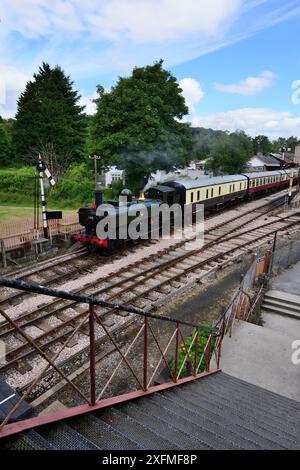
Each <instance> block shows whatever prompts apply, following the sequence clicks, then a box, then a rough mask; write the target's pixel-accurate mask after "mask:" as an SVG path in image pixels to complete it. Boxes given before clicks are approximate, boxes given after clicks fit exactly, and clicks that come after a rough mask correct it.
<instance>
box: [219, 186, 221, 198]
mask: <svg viewBox="0 0 300 470" xmlns="http://www.w3.org/2000/svg"><path fill="white" fill-rule="evenodd" d="M220 194H221V186H219V196H220Z"/></svg>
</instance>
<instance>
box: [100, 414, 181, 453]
mask: <svg viewBox="0 0 300 470" xmlns="http://www.w3.org/2000/svg"><path fill="white" fill-rule="evenodd" d="M99 414H100V416H101V419H103V420H104V421H105V422H106V423H108V424H109V425H110V426H112V427H113V428H114V429H116V430H118V431H120V432H122V433H124V434H126V436H128V437H129V438H130V439H132V440H134V441H135V442H137V443H138V445H139V446H140V447H142V448H143V449H151V450H156V449H157V450H165V449H166V450H174V449H180V447H179V446H177V445H176V444H174V443H173V442H171V441H169V440H168V437H167V436H165V437H163V436H161V435H159V434H157V433H156V432H153V431H152V430H151V429H150V428H148V427H147V426H146V425H145V424H144V423H143V422H140V421H137V420H136V419H134V418H131V417H130V416H128V415H127V414H125V413H123V412H122V411H120V410H119V409H117V408H110V409H107V410H103V411H101V412H99Z"/></svg>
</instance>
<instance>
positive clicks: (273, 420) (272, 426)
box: [189, 387, 299, 439]
mask: <svg viewBox="0 0 300 470" xmlns="http://www.w3.org/2000/svg"><path fill="white" fill-rule="evenodd" d="M189 393H192V394H193V395H195V396H198V394H201V396H202V394H206V393H207V389H205V388H204V387H203V388H202V389H201V390H200V391H199V390H198V389H194V388H193V387H191V388H190V391H189ZM209 393H210V396H211V399H212V400H213V401H214V403H216V404H218V405H220V406H224V408H225V409H232V410H233V411H232V412H234V413H236V408H237V407H238V411H239V413H240V414H242V416H245V417H247V419H249V420H251V421H253V422H255V423H256V424H257V425H261V426H262V427H264V429H266V430H268V431H269V432H270V433H272V434H274V435H275V436H276V435H278V430H279V429H280V434H281V436H283V435H285V437H286V438H288V439H295V437H296V436H297V429H299V424H298V423H297V422H294V423H293V422H292V421H290V422H289V423H288V426H287V425H286V423H287V419H288V416H286V417H283V416H276V415H274V413H272V411H271V410H269V405H268V403H267V402H266V401H264V405H265V409H264V411H261V409H258V407H257V406H256V404H257V403H259V401H258V400H257V401H256V402H255V401H254V400H253V401H251V399H250V397H249V396H248V395H247V394H246V393H245V395H244V401H243V400H241V399H238V397H236V395H235V399H234V402H233V400H232V393H231V394H230V393H229V394H228V395H227V394H226V393H224V390H223V389H219V390H216V389H213V388H212V387H210V388H209ZM245 398H247V399H245ZM293 428H294V432H291V431H292V429H293Z"/></svg>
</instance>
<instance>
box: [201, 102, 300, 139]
mask: <svg viewBox="0 0 300 470" xmlns="http://www.w3.org/2000/svg"><path fill="white" fill-rule="evenodd" d="M192 125H193V126H200V127H206V128H212V129H220V130H224V131H225V130H228V131H230V132H234V131H236V130H237V129H240V130H244V131H245V132H246V133H247V134H250V135H251V136H255V135H259V134H265V135H267V136H269V137H270V138H271V139H275V138H277V137H279V136H282V137H289V136H290V135H295V136H298V137H300V117H297V116H294V115H293V114H292V113H290V112H281V111H275V110H272V109H267V108H242V109H233V110H230V111H226V112H218V113H212V114H210V115H207V116H201V115H197V116H194V117H193V120H192Z"/></svg>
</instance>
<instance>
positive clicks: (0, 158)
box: [0, 116, 12, 167]
mask: <svg viewBox="0 0 300 470" xmlns="http://www.w3.org/2000/svg"><path fill="white" fill-rule="evenodd" d="M11 164H12V151H11V144H10V141H9V138H8V135H7V133H6V131H5V129H4V126H3V120H2V118H1V116H0V167H2V166H8V165H11Z"/></svg>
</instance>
